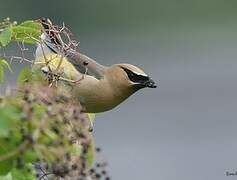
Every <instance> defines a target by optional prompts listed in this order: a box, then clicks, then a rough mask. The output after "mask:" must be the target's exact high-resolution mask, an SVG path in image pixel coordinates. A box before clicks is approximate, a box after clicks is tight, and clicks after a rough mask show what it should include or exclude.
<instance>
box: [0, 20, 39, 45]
mask: <svg viewBox="0 0 237 180" xmlns="http://www.w3.org/2000/svg"><path fill="white" fill-rule="evenodd" d="M41 29H42V26H41V24H40V23H39V22H37V21H32V20H30V21H25V22H23V23H21V24H19V25H16V24H14V23H10V24H9V25H8V26H7V27H4V29H3V30H2V32H1V33H0V45H1V46H0V47H4V46H7V45H8V44H9V43H10V42H11V41H20V42H24V43H28V44H36V43H37V42H38V41H39V36H40V34H41Z"/></svg>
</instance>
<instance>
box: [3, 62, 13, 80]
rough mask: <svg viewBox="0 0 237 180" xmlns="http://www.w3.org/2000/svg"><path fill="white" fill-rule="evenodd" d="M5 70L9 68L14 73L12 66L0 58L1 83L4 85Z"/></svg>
mask: <svg viewBox="0 0 237 180" xmlns="http://www.w3.org/2000/svg"><path fill="white" fill-rule="evenodd" d="M4 68H7V69H9V70H10V71H11V72H12V69H11V67H10V65H9V64H8V62H7V61H6V60H4V59H1V58H0V83H3V81H4V77H5V74H4Z"/></svg>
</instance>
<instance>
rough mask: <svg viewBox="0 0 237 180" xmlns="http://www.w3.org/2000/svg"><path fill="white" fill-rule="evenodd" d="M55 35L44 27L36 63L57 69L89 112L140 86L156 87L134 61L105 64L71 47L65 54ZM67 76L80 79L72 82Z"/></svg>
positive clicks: (113, 104) (100, 109) (108, 106)
mask: <svg viewBox="0 0 237 180" xmlns="http://www.w3.org/2000/svg"><path fill="white" fill-rule="evenodd" d="M42 25H43V27H44V28H45V29H46V30H47V28H48V26H47V25H45V24H44V23H43V24H42ZM53 36H55V34H53V33H52V32H51V31H45V32H44V33H43V34H42V35H41V43H39V44H38V47H37V49H36V58H35V65H34V66H35V67H37V66H39V65H40V68H41V70H42V71H43V72H44V73H47V72H48V71H49V68H50V69H51V70H56V69H57V72H59V73H61V77H62V78H61V79H59V83H60V81H61V82H62V83H61V84H63V86H64V87H66V88H68V89H69V91H70V93H71V94H72V95H73V97H75V99H78V100H79V101H80V103H81V104H82V105H83V106H84V107H85V111H86V112H88V113H98V112H104V111H108V110H111V109H113V108H114V107H116V106H117V105H119V104H120V103H121V102H123V101H124V100H125V99H127V98H128V97H129V96H130V95H132V94H133V93H135V92H136V91H138V90H139V89H142V88H145V87H148V88H156V85H155V83H154V81H153V80H152V79H151V78H150V77H149V76H148V75H147V74H145V73H144V71H143V70H141V69H140V68H138V67H136V66H134V65H131V64H114V65H112V66H109V67H107V66H103V65H101V64H99V63H97V62H96V61H95V60H93V59H91V58H89V57H87V56H86V55H83V54H81V53H79V52H76V51H74V50H72V49H69V50H67V51H66V52H63V53H64V54H63V55H62V51H61V50H60V49H59V47H58V44H57V43H59V42H57V41H58V37H53ZM59 64H60V66H59ZM46 65H47V66H46ZM34 66H33V69H34ZM36 69H37V68H36ZM38 69H39V67H38ZM65 79H69V80H74V82H78V83H70V82H67V81H65ZM65 84H66V85H65ZM72 84H73V85H72ZM69 87H70V88H69Z"/></svg>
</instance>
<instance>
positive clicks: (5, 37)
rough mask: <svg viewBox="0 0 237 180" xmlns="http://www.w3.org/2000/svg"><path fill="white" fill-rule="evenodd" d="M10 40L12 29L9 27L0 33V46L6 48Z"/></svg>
mask: <svg viewBox="0 0 237 180" xmlns="http://www.w3.org/2000/svg"><path fill="white" fill-rule="evenodd" d="M11 38H12V27H11V26H9V27H7V28H5V29H4V30H3V31H2V32H1V33H0V44H1V46H6V45H8V43H10V41H11Z"/></svg>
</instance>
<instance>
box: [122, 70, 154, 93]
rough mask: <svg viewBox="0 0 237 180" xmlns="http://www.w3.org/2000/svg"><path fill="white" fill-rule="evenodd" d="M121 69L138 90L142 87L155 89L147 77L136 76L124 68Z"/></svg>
mask: <svg viewBox="0 0 237 180" xmlns="http://www.w3.org/2000/svg"><path fill="white" fill-rule="evenodd" d="M121 68H122V69H123V70H124V71H125V72H126V74H127V76H128V78H129V80H130V81H132V82H134V83H136V84H135V86H137V87H138V88H144V87H149V88H156V85H155V82H154V81H153V80H152V79H151V78H150V77H149V76H143V75H140V74H136V73H134V72H132V71H131V70H129V69H127V68H124V67H121Z"/></svg>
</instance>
